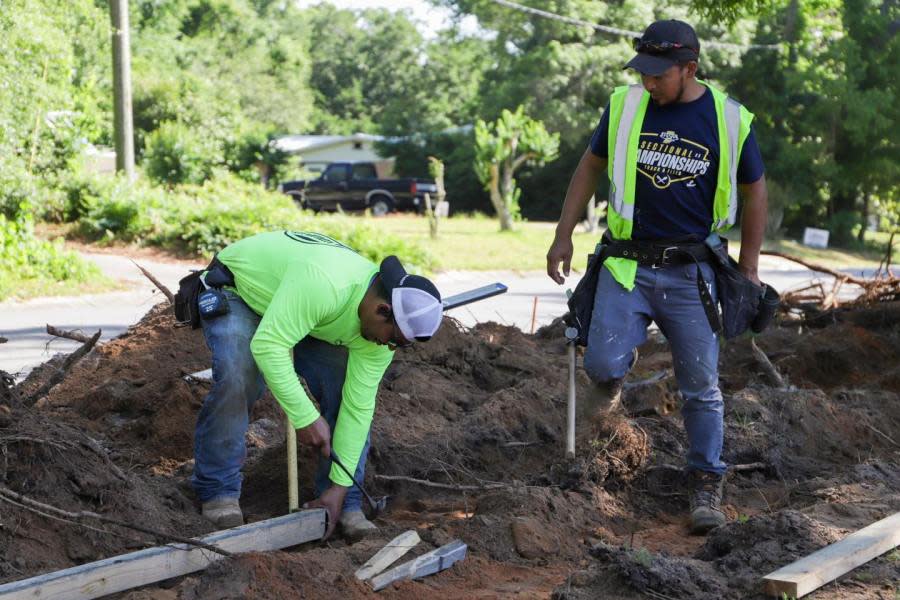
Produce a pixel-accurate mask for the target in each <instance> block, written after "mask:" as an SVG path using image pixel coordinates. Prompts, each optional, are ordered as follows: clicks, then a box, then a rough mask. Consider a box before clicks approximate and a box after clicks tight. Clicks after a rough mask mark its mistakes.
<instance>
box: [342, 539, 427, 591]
mask: <svg viewBox="0 0 900 600" xmlns="http://www.w3.org/2000/svg"><path fill="white" fill-rule="evenodd" d="M420 541H421V540H420V539H419V534H418V533H416V531H415V530H414V529H410V530H409V531H405V532H403V533H401V534H400V535H398V536H397V537H395V538H394V539H392V540H391V541H390V542H388V543H387V545H385V547H384V548H382V549H381V550H379V551H378V552H376V553H375V554H374V556H372V558H370V559H369V560H367V561H366V564H364V565H363V566H361V567H360V568H359V569H357V571H356V573H355V575H356V578H357V579H359V580H360V581H365V580H366V579H371V578H372V577H375V576H376V575H378V574H379V573H381V572H382V571H384V570H385V569H386V568H388V567H389V566H390V565H391V563H393V562H394V561H395V560H397V559H398V558H400V557H401V556H403V555H404V554H406V553H407V552H409V551H410V550H411V549H413V548H414V547H415V546H416V544H418V543H419V542H420Z"/></svg>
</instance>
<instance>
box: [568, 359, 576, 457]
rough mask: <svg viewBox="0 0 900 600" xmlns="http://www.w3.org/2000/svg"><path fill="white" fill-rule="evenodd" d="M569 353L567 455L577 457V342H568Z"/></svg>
mask: <svg viewBox="0 0 900 600" xmlns="http://www.w3.org/2000/svg"><path fill="white" fill-rule="evenodd" d="M566 347H567V350H568V353H569V402H568V416H567V419H566V421H567V422H566V457H567V458H575V342H569V343H568V344H566Z"/></svg>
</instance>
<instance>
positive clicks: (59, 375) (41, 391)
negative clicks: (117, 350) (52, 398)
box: [29, 329, 103, 405]
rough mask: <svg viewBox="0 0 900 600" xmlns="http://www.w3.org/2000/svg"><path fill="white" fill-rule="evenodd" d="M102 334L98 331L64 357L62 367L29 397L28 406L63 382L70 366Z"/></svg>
mask: <svg viewBox="0 0 900 600" xmlns="http://www.w3.org/2000/svg"><path fill="white" fill-rule="evenodd" d="M102 333H103V330H102V329H98V330H97V333H95V334H94V336H93V337H92V338H90V339H89V340H88V341H87V342H85V343H84V345H82V346H81V348H78V349H77V350H76V351H75V352H73V353H71V354H70V355H68V356H67V357H66V360H65V361H63V364H62V366H61V367H60V368H59V369H57V370H56V372H55V373H53V375H51V376H50V378H49V379H47V381H45V382H44V385H42V386H41V387H40V388H38V390H37V391H36V392H35V393H33V394H32V395H31V397H30V398H29V404H31V405H34V403H35V402H37V401H38V400H40V399H41V398H43V397H44V396H45V395H47V393H48V392H49V391H50V390H51V389H52V388H53V386H55V385H56V384H57V383H59V382H60V381H62V380H63V378H64V377H65V376H66V373H67V372H68V371H69V369H71V368H72V365H74V364H75V363H77V362H78V361H79V360H81V358H82V357H83V356H84V355H85V354H87V353H88V352H90V351H91V349H92V348H93V347H94V346H95V345H96V344H97V340H99V339H100V334H102Z"/></svg>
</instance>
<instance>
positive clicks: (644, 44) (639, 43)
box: [631, 38, 696, 54]
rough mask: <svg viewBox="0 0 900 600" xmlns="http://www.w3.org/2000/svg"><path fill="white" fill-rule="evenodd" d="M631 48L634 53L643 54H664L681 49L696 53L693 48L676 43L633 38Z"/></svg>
mask: <svg viewBox="0 0 900 600" xmlns="http://www.w3.org/2000/svg"><path fill="white" fill-rule="evenodd" d="M631 46H632V47H633V48H634V51H635V52H643V53H644V54H664V53H666V52H671V51H672V50H680V49H682V48H687V49H688V50H695V51H696V49H695V48H691V47H690V46H685V45H684V44H680V43H678V42H665V41H657V40H645V39H643V38H634V39H633V40H632V42H631Z"/></svg>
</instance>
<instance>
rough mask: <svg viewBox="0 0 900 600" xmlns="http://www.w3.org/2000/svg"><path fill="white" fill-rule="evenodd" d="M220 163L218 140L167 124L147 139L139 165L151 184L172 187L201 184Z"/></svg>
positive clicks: (169, 122)
mask: <svg viewBox="0 0 900 600" xmlns="http://www.w3.org/2000/svg"><path fill="white" fill-rule="evenodd" d="M223 162H224V157H223V154H222V148H221V143H220V142H219V141H218V140H216V139H215V138H213V137H211V136H210V135H209V134H204V133H203V132H200V131H196V130H194V129H191V128H190V127H187V126H185V125H183V124H181V123H177V122H174V121H167V122H165V123H162V124H161V125H160V126H159V129H157V130H156V131H154V132H153V133H151V134H150V136H149V137H148V139H147V146H146V149H145V153H144V160H143V163H142V165H143V168H144V172H145V173H146V174H147V176H148V177H149V178H150V179H152V180H153V181H156V182H159V183H167V184H170V185H175V184H179V183H196V184H199V183H202V182H203V181H206V180H207V179H208V178H209V177H210V175H211V174H212V171H213V169H214V168H215V167H216V166H217V165H221V164H223Z"/></svg>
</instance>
